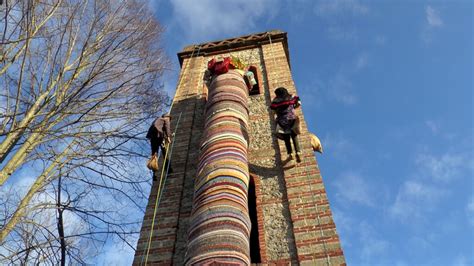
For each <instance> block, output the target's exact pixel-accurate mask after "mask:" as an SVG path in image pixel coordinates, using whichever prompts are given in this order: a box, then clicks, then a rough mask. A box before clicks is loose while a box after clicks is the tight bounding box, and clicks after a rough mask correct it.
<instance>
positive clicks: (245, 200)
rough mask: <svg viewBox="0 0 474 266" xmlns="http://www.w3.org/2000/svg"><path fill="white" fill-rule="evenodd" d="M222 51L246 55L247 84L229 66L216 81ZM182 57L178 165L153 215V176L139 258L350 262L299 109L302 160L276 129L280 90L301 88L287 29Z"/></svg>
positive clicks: (175, 109)
mask: <svg viewBox="0 0 474 266" xmlns="http://www.w3.org/2000/svg"><path fill="white" fill-rule="evenodd" d="M217 56H222V57H227V56H234V57H236V58H239V59H240V60H241V61H242V62H243V63H245V64H246V65H248V66H250V68H249V70H250V71H252V72H253V73H254V75H255V77H256V81H257V84H256V85H255V86H253V87H252V89H251V90H250V91H249V90H247V89H245V83H244V81H243V79H242V80H239V77H238V76H239V75H238V74H237V73H234V71H229V72H228V73H226V74H223V75H220V76H218V79H215V80H213V81H212V84H211V85H210V86H209V87H208V86H207V85H209V84H207V85H206V82H205V81H204V80H203V77H204V75H205V71H206V69H207V62H208V61H209V60H211V59H212V58H215V57H217ZM178 58H179V61H180V64H181V73H180V77H179V81H178V84H177V89H176V90H177V91H176V95H175V97H174V100H173V106H172V109H171V116H172V117H173V120H172V128H173V129H174V128H175V127H176V126H178V130H177V133H176V135H175V145H174V149H173V153H172V156H171V162H172V167H173V173H172V174H169V175H168V177H167V179H166V183H165V184H164V187H163V194H162V197H161V199H160V201H159V206H158V208H157V209H156V216H155V217H156V218H155V220H154V223H153V215H154V209H155V208H154V206H155V203H156V199H157V190H158V186H159V184H158V183H159V182H154V184H153V187H152V190H151V193H150V198H149V203H148V206H147V210H146V213H145V217H144V220H143V225H142V230H141V234H140V239H139V241H138V244H137V250H136V253H135V259H134V265H144V264H145V262H146V264H156V265H158V264H160V265H171V264H173V265H183V264H186V263H187V264H205V263H207V264H208V265H211V264H212V265H219V264H222V263H226V264H227V265H242V264H248V263H261V264H264V265H265V264H276V263H278V264H280V265H288V264H292V265H293V264H296V265H297V264H301V265H345V260H344V256H343V252H342V249H341V245H340V242H339V237H338V235H337V232H336V226H335V224H334V221H333V218H332V214H331V210H330V208H329V203H328V199H327V195H326V191H325V189H324V184H323V181H322V178H321V175H320V172H319V168H318V164H317V162H316V158H315V156H314V154H313V151H312V148H311V144H310V139H309V132H308V130H307V127H306V123H305V120H304V117H303V113H302V111H301V108H299V109H297V114H298V116H299V117H300V120H301V126H302V132H301V135H300V136H299V139H300V146H301V150H302V156H301V159H302V161H301V163H295V162H294V161H288V160H287V155H286V151H285V147H284V144H283V142H282V141H278V139H277V138H276V137H275V135H274V134H273V133H272V132H274V130H275V120H274V118H273V114H272V112H271V110H270V109H269V105H270V103H271V99H272V98H273V97H275V95H274V93H273V91H274V90H275V89H276V88H277V87H285V88H287V89H288V91H289V92H290V93H291V94H297V92H296V88H295V85H294V82H293V79H292V75H291V69H290V60H289V52H288V42H287V34H286V33H285V32H281V31H270V32H263V33H258V34H252V35H248V36H242V37H238V38H232V39H226V40H222V41H216V42H209V43H204V44H199V45H192V46H188V47H186V48H184V50H183V51H182V52H180V53H179V54H178ZM242 84H243V85H242ZM303 102H304V99H303ZM224 113H225V114H224ZM178 117H180V121H179V124H177V121H178ZM222 130H224V131H226V132H227V133H225V134H222V133H219V132H222ZM219 134H220V135H219ZM243 162H245V163H243ZM211 168H212V169H211ZM215 169H217V170H215ZM213 171H214V172H213ZM219 171H220V172H219ZM216 172H217V174H216ZM219 173H221V174H219ZM193 202H194V203H193ZM193 205H194V206H193ZM152 227H153V229H152ZM250 228H251V229H250ZM150 234H152V237H151V238H150ZM149 243H150V244H149ZM147 254H148V255H147Z"/></svg>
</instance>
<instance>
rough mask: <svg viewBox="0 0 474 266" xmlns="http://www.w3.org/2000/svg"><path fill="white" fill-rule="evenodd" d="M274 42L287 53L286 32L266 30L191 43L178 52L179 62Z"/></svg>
mask: <svg viewBox="0 0 474 266" xmlns="http://www.w3.org/2000/svg"><path fill="white" fill-rule="evenodd" d="M270 42H271V43H275V42H283V46H284V48H285V53H286V55H287V58H288V59H289V54H288V38H287V33H286V32H284V31H281V30H271V31H266V32H260V33H254V34H250V35H244V36H240V37H236V38H230V39H224V40H218V41H211V42H206V43H200V44H192V45H188V46H186V47H184V48H183V50H182V51H181V52H179V53H178V59H179V64H180V65H182V64H183V61H184V59H185V58H189V57H193V56H198V55H206V56H207V55H212V54H220V53H225V52H232V51H238V50H244V49H250V48H255V47H259V46H261V45H263V44H268V43H270Z"/></svg>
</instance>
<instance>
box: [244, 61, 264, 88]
mask: <svg viewBox="0 0 474 266" xmlns="http://www.w3.org/2000/svg"><path fill="white" fill-rule="evenodd" d="M248 71H250V72H252V73H253V76H254V79H255V81H256V83H255V84H253V85H252V86H251V88H250V90H249V94H250V95H256V94H260V93H261V91H260V83H261V82H262V81H261V80H260V73H259V71H258V70H257V67H255V66H250V67H249V69H248ZM247 82H248V81H247Z"/></svg>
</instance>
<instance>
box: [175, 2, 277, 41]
mask: <svg viewBox="0 0 474 266" xmlns="http://www.w3.org/2000/svg"><path fill="white" fill-rule="evenodd" d="M278 4H279V1H277V0H259V1H251V2H249V1H244V0H235V1H212V0H200V1H194V0H174V1H171V5H172V6H173V13H174V14H173V18H174V22H175V23H177V24H178V25H179V26H180V27H181V28H182V29H183V31H184V32H185V33H186V34H187V35H188V36H187V37H189V38H191V39H196V38H199V39H200V40H205V39H206V40H207V39H208V38H213V37H215V36H219V35H221V34H225V35H229V36H231V35H235V34H240V33H243V32H245V33H248V32H252V31H255V30H256V22H257V20H258V19H259V18H262V17H264V16H265V17H269V18H271V17H272V16H274V15H275V14H276V13H275V12H276V11H277V10H278V6H279V5H278Z"/></svg>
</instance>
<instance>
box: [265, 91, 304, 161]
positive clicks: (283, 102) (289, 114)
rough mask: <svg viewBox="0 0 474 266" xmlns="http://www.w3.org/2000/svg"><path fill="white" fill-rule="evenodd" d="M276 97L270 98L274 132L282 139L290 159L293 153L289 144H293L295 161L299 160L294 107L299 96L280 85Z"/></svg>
mask: <svg viewBox="0 0 474 266" xmlns="http://www.w3.org/2000/svg"><path fill="white" fill-rule="evenodd" d="M275 95H276V97H275V98H274V99H273V100H272V103H271V105H270V108H271V109H272V110H273V111H274V112H275V114H276V122H277V129H276V134H277V137H278V138H279V139H283V141H284V142H285V146H286V152H287V153H288V157H289V159H290V160H293V158H294V153H293V149H292V145H291V140H293V145H294V147H295V152H296V161H297V162H301V158H300V155H301V151H300V145H299V142H298V134H300V132H299V125H298V123H299V121H298V117H297V116H296V112H295V108H298V107H299V106H300V103H301V102H300V98H299V97H298V96H292V95H291V94H289V93H288V90H287V89H285V88H283V87H280V88H277V89H276V90H275Z"/></svg>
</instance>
